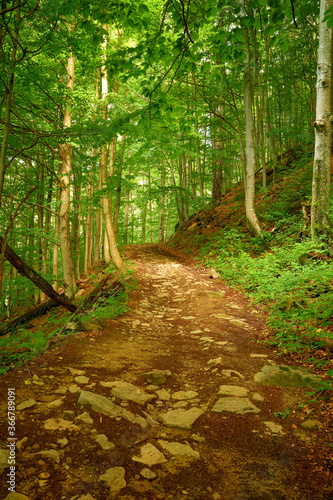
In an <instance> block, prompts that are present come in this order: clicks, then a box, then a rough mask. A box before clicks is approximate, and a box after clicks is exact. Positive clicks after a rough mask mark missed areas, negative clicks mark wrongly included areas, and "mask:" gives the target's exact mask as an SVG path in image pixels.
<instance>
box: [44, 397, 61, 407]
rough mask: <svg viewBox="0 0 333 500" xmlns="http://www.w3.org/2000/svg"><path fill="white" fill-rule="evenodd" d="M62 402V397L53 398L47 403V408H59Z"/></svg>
mask: <svg viewBox="0 0 333 500" xmlns="http://www.w3.org/2000/svg"><path fill="white" fill-rule="evenodd" d="M63 404H64V402H63V400H62V399H55V400H54V401H51V403H49V404H48V405H47V407H48V408H59V406H61V405H63Z"/></svg>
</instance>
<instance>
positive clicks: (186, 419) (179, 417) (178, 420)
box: [162, 407, 205, 429]
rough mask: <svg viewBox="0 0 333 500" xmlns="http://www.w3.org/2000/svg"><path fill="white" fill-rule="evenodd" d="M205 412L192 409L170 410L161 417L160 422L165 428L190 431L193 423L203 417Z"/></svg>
mask: <svg viewBox="0 0 333 500" xmlns="http://www.w3.org/2000/svg"><path fill="white" fill-rule="evenodd" d="M204 412H205V410H203V409H201V408H196V407H193V408H191V409H190V410H184V409H182V408H178V409H176V410H170V411H168V412H167V413H164V415H162V422H163V424H164V425H166V426H167V427H175V428H178V429H191V427H192V425H193V423H194V422H195V421H196V420H197V419H198V418H199V417H201V415H203V413H204Z"/></svg>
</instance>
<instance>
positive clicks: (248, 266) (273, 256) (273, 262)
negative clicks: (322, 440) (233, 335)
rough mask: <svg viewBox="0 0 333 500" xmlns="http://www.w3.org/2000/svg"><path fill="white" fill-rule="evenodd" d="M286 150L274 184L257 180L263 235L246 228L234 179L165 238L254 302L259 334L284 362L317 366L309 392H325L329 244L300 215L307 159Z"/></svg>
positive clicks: (331, 341)
mask: <svg viewBox="0 0 333 500" xmlns="http://www.w3.org/2000/svg"><path fill="white" fill-rule="evenodd" d="M288 153H289V154H288V157H287V159H286V161H285V162H284V164H282V165H280V167H279V168H278V171H277V179H276V183H275V184H274V185H273V184H271V185H270V186H269V187H268V188H265V189H264V188H262V187H259V179H258V182H257V208H258V214H259V217H260V221H261V223H262V226H263V229H264V238H259V237H253V236H251V235H250V233H249V231H248V230H247V229H246V227H245V217H244V210H243V203H242V204H240V203H239V202H240V200H241V198H242V197H243V192H242V190H241V186H237V187H236V188H235V190H233V191H231V192H229V193H228V194H226V195H225V197H224V198H223V199H222V201H221V203H220V204H219V205H217V206H214V207H207V208H206V209H205V210H204V211H203V212H201V213H198V214H195V215H194V216H192V217H191V219H190V221H188V223H187V224H186V226H185V227H184V228H182V229H181V230H180V231H178V232H177V233H176V234H175V236H174V237H173V239H172V240H171V241H170V243H169V245H170V247H171V248H176V249H177V248H178V249H181V250H182V252H184V253H187V254H191V255H196V258H197V259H198V261H199V263H200V265H204V266H206V267H213V268H215V269H216V270H217V271H218V272H219V273H220V276H221V278H222V280H223V281H224V282H227V283H228V284H229V285H231V286H233V287H236V288H238V289H239V290H240V291H242V292H243V293H245V294H246V295H247V297H248V298H249V299H250V300H251V302H252V303H253V304H254V305H256V304H257V305H260V306H261V307H262V308H263V310H264V311H266V313H267V323H266V324H267V328H266V330H265V334H264V337H262V338H260V340H259V341H260V342H263V343H265V344H267V345H270V346H273V348H275V349H276V353H277V354H278V356H280V357H281V358H283V360H284V361H286V362H290V363H293V364H295V363H296V364H302V365H306V366H308V367H310V368H312V369H314V370H316V371H319V372H321V374H322V375H324V382H323V384H322V385H321V386H320V387H319V388H318V391H316V395H315V393H313V394H311V396H313V395H315V397H316V396H317V395H318V392H319V393H321V394H323V395H324V396H325V395H326V396H327V394H328V392H327V391H331V389H332V383H331V379H332V376H333V362H332V355H333V354H332V353H333V324H332V319H333V287H332V285H333V265H332V258H333V247H332V243H327V242H325V241H317V242H313V241H311V238H310V234H309V227H307V223H306V221H305V218H304V213H303V208H302V204H303V207H305V209H306V207H307V206H308V205H309V200H310V196H311V175H312V162H309V158H308V155H306V156H305V155H300V154H299V151H297V155H296V154H295V155H294V157H293V152H288ZM332 202H333V198H332ZM203 220H204V221H205V223H204V224H203V223H202V221H203Z"/></svg>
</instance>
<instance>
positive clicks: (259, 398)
mask: <svg viewBox="0 0 333 500" xmlns="http://www.w3.org/2000/svg"><path fill="white" fill-rule="evenodd" d="M251 398H252V399H254V400H255V401H264V400H265V398H264V396H262V395H261V394H259V393H258V392H254V393H253V394H252V396H251Z"/></svg>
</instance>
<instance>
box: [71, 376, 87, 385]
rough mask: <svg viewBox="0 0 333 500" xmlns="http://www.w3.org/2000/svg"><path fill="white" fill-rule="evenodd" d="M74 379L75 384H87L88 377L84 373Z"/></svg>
mask: <svg viewBox="0 0 333 500" xmlns="http://www.w3.org/2000/svg"><path fill="white" fill-rule="evenodd" d="M74 381H75V382H76V383H77V384H82V385H83V384H89V377H86V376H85V375H78V376H77V377H75V378H74Z"/></svg>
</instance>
